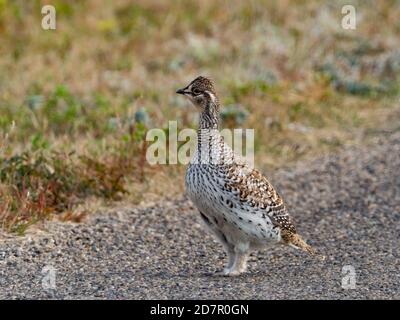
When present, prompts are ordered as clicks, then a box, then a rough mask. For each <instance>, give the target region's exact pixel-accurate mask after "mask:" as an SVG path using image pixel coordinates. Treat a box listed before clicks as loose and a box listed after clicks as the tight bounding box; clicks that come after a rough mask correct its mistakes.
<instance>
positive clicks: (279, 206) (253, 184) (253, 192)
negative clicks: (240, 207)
mask: <svg viewBox="0 0 400 320" xmlns="http://www.w3.org/2000/svg"><path fill="white" fill-rule="evenodd" d="M226 172H227V178H228V179H227V182H226V185H225V187H226V188H228V189H230V190H232V191H236V192H235V193H236V194H237V196H238V197H239V198H240V201H241V202H242V203H244V204H247V205H249V206H250V207H253V208H257V209H262V210H263V211H264V210H265V213H266V214H267V215H268V217H269V218H270V219H271V221H272V223H273V224H274V225H275V226H278V227H280V229H284V230H287V231H289V232H293V233H296V229H295V227H294V225H293V222H292V220H291V218H290V215H289V213H288V212H287V210H286V207H285V205H284V203H283V199H282V198H281V196H280V195H279V194H278V192H277V191H276V190H275V189H274V187H273V186H272V184H271V183H270V182H269V181H268V180H267V178H266V177H265V176H264V175H263V174H262V173H261V172H259V171H258V170H256V169H254V168H250V167H249V166H248V165H246V164H245V163H235V164H232V165H230V166H229V167H228V168H227V171H226Z"/></svg>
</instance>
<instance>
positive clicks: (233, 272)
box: [216, 268, 244, 277]
mask: <svg viewBox="0 0 400 320" xmlns="http://www.w3.org/2000/svg"><path fill="white" fill-rule="evenodd" d="M243 272H244V271H241V270H238V269H231V268H225V269H224V270H222V271H219V272H217V273H216V274H217V275H218V276H224V277H235V276H239V275H241V274H242V273H243Z"/></svg>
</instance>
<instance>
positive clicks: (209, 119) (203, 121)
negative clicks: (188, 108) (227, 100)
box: [199, 101, 219, 131]
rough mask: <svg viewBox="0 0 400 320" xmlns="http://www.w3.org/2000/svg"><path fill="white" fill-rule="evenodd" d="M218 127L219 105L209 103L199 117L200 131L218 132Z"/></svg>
mask: <svg viewBox="0 0 400 320" xmlns="http://www.w3.org/2000/svg"><path fill="white" fill-rule="evenodd" d="M218 127H219V104H218V102H217V101H215V102H214V101H212V102H209V103H208V105H207V106H206V107H205V108H204V110H203V111H202V113H201V115H200V120H199V131H200V130H218Z"/></svg>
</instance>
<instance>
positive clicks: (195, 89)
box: [177, 77, 314, 275]
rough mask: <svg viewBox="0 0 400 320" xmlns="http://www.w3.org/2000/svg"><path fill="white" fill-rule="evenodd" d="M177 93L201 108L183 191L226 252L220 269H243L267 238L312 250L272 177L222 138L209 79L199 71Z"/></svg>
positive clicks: (231, 271) (229, 271) (233, 271)
mask: <svg viewBox="0 0 400 320" xmlns="http://www.w3.org/2000/svg"><path fill="white" fill-rule="evenodd" d="M177 93H180V94H184V95H185V96H186V97H187V98H189V100H190V101H191V102H192V103H193V104H194V105H195V106H196V107H197V108H198V109H199V111H200V120H199V129H198V145H197V149H196V153H195V155H194V156H193V158H192V160H191V162H190V164H189V166H188V169H187V172H186V178H185V182H186V191H187V194H188V196H189V197H190V199H191V200H192V202H193V203H194V204H195V205H196V206H197V208H198V209H199V211H200V217H201V218H202V220H203V222H204V223H205V225H206V226H207V227H208V228H209V229H210V230H211V231H212V233H213V234H214V235H215V236H216V237H217V239H218V240H219V241H220V242H221V243H222V245H223V246H224V248H225V251H226V252H227V255H228V258H229V262H228V264H227V266H226V268H225V269H224V271H223V274H225V275H237V274H240V273H242V272H244V271H245V269H246V260H247V257H248V255H249V253H250V252H251V251H252V250H256V249H259V248H263V247H265V246H266V245H268V244H273V243H284V244H287V245H290V246H293V247H295V248H299V249H302V250H304V251H307V252H309V253H311V254H313V253H314V251H313V250H312V248H311V247H310V246H309V245H307V244H306V243H305V242H304V241H303V240H302V239H301V237H300V236H299V235H298V234H297V231H296V228H295V226H294V224H293V222H292V220H291V217H290V215H289V214H288V211H287V209H286V207H285V205H284V202H283V200H282V198H281V197H280V195H279V194H278V193H277V192H276V190H275V189H274V188H273V186H272V185H271V183H270V182H269V181H268V180H267V178H266V177H265V176H264V175H263V174H261V173H260V172H259V171H257V170H256V169H254V168H252V167H250V166H249V165H248V164H247V163H246V161H244V160H243V159H242V158H241V157H239V156H238V155H236V154H235V153H234V152H233V151H232V149H231V148H230V147H229V146H228V145H227V144H226V143H225V142H224V141H223V138H222V136H221V135H220V133H219V131H218V125H219V101H218V97H217V94H216V91H215V89H214V85H213V83H212V81H211V80H209V79H207V78H205V77H198V78H196V79H195V80H193V81H192V82H191V83H190V84H189V85H188V86H186V87H185V88H183V89H180V90H178V91H177Z"/></svg>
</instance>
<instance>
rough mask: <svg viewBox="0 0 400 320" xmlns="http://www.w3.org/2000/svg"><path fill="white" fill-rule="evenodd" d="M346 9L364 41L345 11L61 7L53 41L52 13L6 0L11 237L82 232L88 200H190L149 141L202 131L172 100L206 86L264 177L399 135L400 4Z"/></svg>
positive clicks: (125, 4)
mask: <svg viewBox="0 0 400 320" xmlns="http://www.w3.org/2000/svg"><path fill="white" fill-rule="evenodd" d="M350 2H351V3H353V4H354V5H355V7H356V10H357V19H358V20H357V23H358V24H357V29H356V30H355V31H354V30H343V29H342V28H341V25H340V21H341V17H342V15H341V6H342V5H343V4H348V3H349V1H345V2H341V1H337V2H335V4H332V2H330V1H307V2H306V1H294V0H293V1H289V0H286V1H276V2H275V1H248V2H239V1H215V0H212V1H211V0H204V1H201V2H198V1H185V2H184V3H183V2H182V1H174V2H165V1H157V0H152V1H147V0H146V1H144V0H143V1H141V0H140V1H135V2H132V1H127V0H117V1H112V2H111V1H105V2H102V4H101V5H100V4H99V1H95V0H87V1H83V0H82V1H80V0H76V1H73V2H72V1H61V0H56V1H53V3H54V4H55V6H56V9H57V30H56V31H44V30H42V29H41V15H40V8H41V6H42V5H43V4H45V1H39V0H35V1H22V0H15V1H10V0H0V110H1V113H0V130H1V131H0V138H1V139H2V140H1V141H0V170H1V172H0V177H1V181H0V220H1V223H2V225H3V227H4V228H5V229H7V230H11V231H17V232H23V231H24V230H25V229H26V227H27V226H29V225H30V224H31V223H33V222H35V221H37V220H41V219H44V218H48V217H50V216H53V215H54V214H57V215H62V217H63V218H65V219H75V220H79V219H80V218H81V216H82V212H83V211H81V212H77V211H79V210H80V209H78V208H81V207H82V206H83V205H84V204H85V202H86V201H87V199H90V198H93V197H94V198H96V199H98V200H101V201H103V200H104V202H105V203H106V204H107V203H109V202H110V201H115V200H123V201H130V202H133V203H140V202H145V201H149V199H150V200H153V199H157V198H159V197H164V196H174V195H176V194H178V193H180V192H182V172H183V168H182V166H158V167H150V166H148V165H147V163H146V162H145V161H144V157H143V154H144V153H145V150H146V144H145V143H144V142H143V137H144V134H145V131H146V129H147V128H150V127H161V128H165V127H167V124H168V120H174V119H178V120H179V125H180V127H181V128H183V127H195V126H196V120H195V119H196V118H195V114H194V112H193V110H192V109H190V108H187V105H186V102H184V101H183V100H182V99H180V97H176V96H175V94H174V92H175V89H176V88H178V87H181V86H182V85H184V84H185V83H187V82H188V81H189V80H191V79H192V78H193V77H195V76H197V75H198V74H206V75H210V76H212V77H213V79H214V80H215V82H216V84H217V88H218V90H219V93H220V95H221V98H222V102H223V103H224V105H233V104H234V105H239V107H240V108H239V109H240V110H244V111H245V112H244V114H246V116H245V119H244V120H245V121H244V123H243V124H240V126H243V127H247V128H254V129H255V132H256V152H257V153H256V165H257V166H258V167H261V168H262V169H264V170H265V169H270V168H271V167H280V166H282V165H285V164H288V163H290V162H293V161H297V160H298V159H300V158H304V157H310V156H313V155H316V154H319V153H321V152H331V151H333V150H336V149H337V148H339V147H340V146H342V145H344V144H349V143H359V142H360V141H363V140H364V138H363V137H365V136H366V135H365V132H373V130H374V128H377V127H382V126H383V127H384V126H387V125H388V123H387V122H388V121H390V122H392V123H396V120H397V121H398V118H399V117H398V113H396V112H397V111H396V110H398V109H397V108H398V97H399V72H400V51H399V49H398V48H399V47H400V46H399V38H398V34H399V31H400V22H399V20H398V17H399V16H400V5H399V4H398V3H397V2H396V1H350ZM46 4H47V2H46ZM229 110H230V109H229ZM138 115H140V116H141V118H146V117H148V119H147V120H146V121H142V122H140V123H138V121H137V119H138ZM225 118H226V121H225V125H226V126H230V125H232V124H231V123H230V122H229V121H232V119H234V121H235V119H236V118H235V115H233V116H232V115H227V116H226V117H225ZM13 121H14V122H15V127H14V128H13V129H12V130H11V127H12V123H13ZM237 124H238V125H239V123H237ZM6 136H7V137H6ZM84 211H90V210H87V209H85V210H84Z"/></svg>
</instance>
